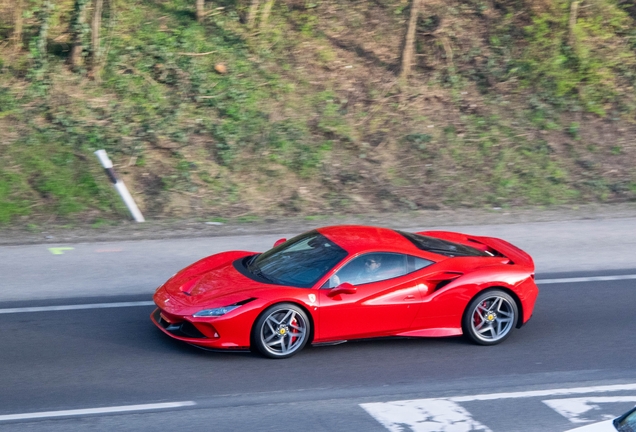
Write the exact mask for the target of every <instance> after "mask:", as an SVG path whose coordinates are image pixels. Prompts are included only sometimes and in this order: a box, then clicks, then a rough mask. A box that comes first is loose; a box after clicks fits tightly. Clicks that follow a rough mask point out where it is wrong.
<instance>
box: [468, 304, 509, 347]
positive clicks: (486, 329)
mask: <svg viewBox="0 0 636 432" xmlns="http://www.w3.org/2000/svg"><path fill="white" fill-rule="evenodd" d="M493 294H494V293H493ZM515 311H516V308H515V307H514V306H513V305H512V304H511V303H510V300H509V299H508V298H505V297H502V296H499V295H496V294H494V295H492V296H491V297H486V298H484V299H482V300H481V301H480V302H479V303H477V305H476V306H475V308H474V309H473V311H472V313H471V315H470V325H471V328H472V331H473V334H474V335H475V337H476V338H477V339H479V340H481V341H483V342H487V343H493V342H496V341H498V340H500V339H503V338H504V337H506V335H507V334H508V333H509V332H510V330H512V327H513V326H514V324H515V318H516V317H515Z"/></svg>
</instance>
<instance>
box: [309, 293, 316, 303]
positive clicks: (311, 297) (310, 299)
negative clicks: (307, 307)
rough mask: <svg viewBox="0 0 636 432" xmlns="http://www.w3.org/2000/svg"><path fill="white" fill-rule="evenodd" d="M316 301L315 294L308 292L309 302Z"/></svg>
mask: <svg viewBox="0 0 636 432" xmlns="http://www.w3.org/2000/svg"><path fill="white" fill-rule="evenodd" d="M315 301H316V294H309V303H314V302H315Z"/></svg>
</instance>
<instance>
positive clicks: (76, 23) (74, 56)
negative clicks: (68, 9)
mask: <svg viewBox="0 0 636 432" xmlns="http://www.w3.org/2000/svg"><path fill="white" fill-rule="evenodd" d="M87 4H88V0H75V8H74V11H73V17H72V19H71V32H72V34H73V46H72V47H71V54H70V55H69V57H68V63H69V64H70V65H71V68H73V69H76V68H77V67H79V66H81V65H82V63H83V62H84V58H83V56H82V53H83V51H84V35H85V34H86V31H87V29H86V5H87Z"/></svg>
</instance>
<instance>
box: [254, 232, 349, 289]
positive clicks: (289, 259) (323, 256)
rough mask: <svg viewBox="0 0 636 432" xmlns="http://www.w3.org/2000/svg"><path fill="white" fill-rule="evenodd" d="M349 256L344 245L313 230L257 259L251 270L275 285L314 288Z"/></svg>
mask: <svg viewBox="0 0 636 432" xmlns="http://www.w3.org/2000/svg"><path fill="white" fill-rule="evenodd" d="M346 256H347V252H346V251H345V250H344V249H342V248H341V247H340V246H338V245H337V244H335V243H334V242H332V241H331V240H329V239H327V238H326V237H325V236H323V235H322V234H320V233H318V232H317V231H310V232H308V233H306V234H302V235H300V236H298V237H294V238H293V239H291V240H288V241H286V242H285V243H283V244H281V245H279V246H277V247H275V248H273V249H271V250H269V251H267V252H265V253H263V254H260V255H258V256H256V257H255V258H254V259H253V260H252V261H251V262H250V263H249V264H248V265H247V269H248V270H249V271H250V272H252V273H253V274H255V275H257V276H260V277H261V278H264V279H267V280H269V281H271V282H273V283H275V284H279V285H289V286H294V287H299V288H310V287H312V286H314V285H315V284H316V282H318V281H319V280H320V279H321V278H322V277H323V276H324V275H325V274H326V273H327V272H328V271H329V270H331V269H332V268H333V267H334V266H335V265H336V264H338V263H339V262H340V261H342V260H343V259H344V258H345V257H346Z"/></svg>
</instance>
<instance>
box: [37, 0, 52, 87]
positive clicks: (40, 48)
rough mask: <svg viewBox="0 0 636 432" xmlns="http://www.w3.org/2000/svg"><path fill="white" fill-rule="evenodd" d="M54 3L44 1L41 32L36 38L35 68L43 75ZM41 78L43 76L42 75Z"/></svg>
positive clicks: (41, 11) (40, 15)
mask: <svg viewBox="0 0 636 432" xmlns="http://www.w3.org/2000/svg"><path fill="white" fill-rule="evenodd" d="M53 7H54V6H53V2H52V1H51V0H44V2H43V4H42V8H41V9H40V13H39V16H38V18H39V21H40V30H39V31H38V35H37V37H36V38H35V41H34V42H35V51H36V54H35V67H36V69H37V70H38V71H39V73H42V72H43V71H44V70H45V69H46V65H47V45H48V37H49V25H50V21H51V12H52V11H53ZM40 76H41V75H40Z"/></svg>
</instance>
